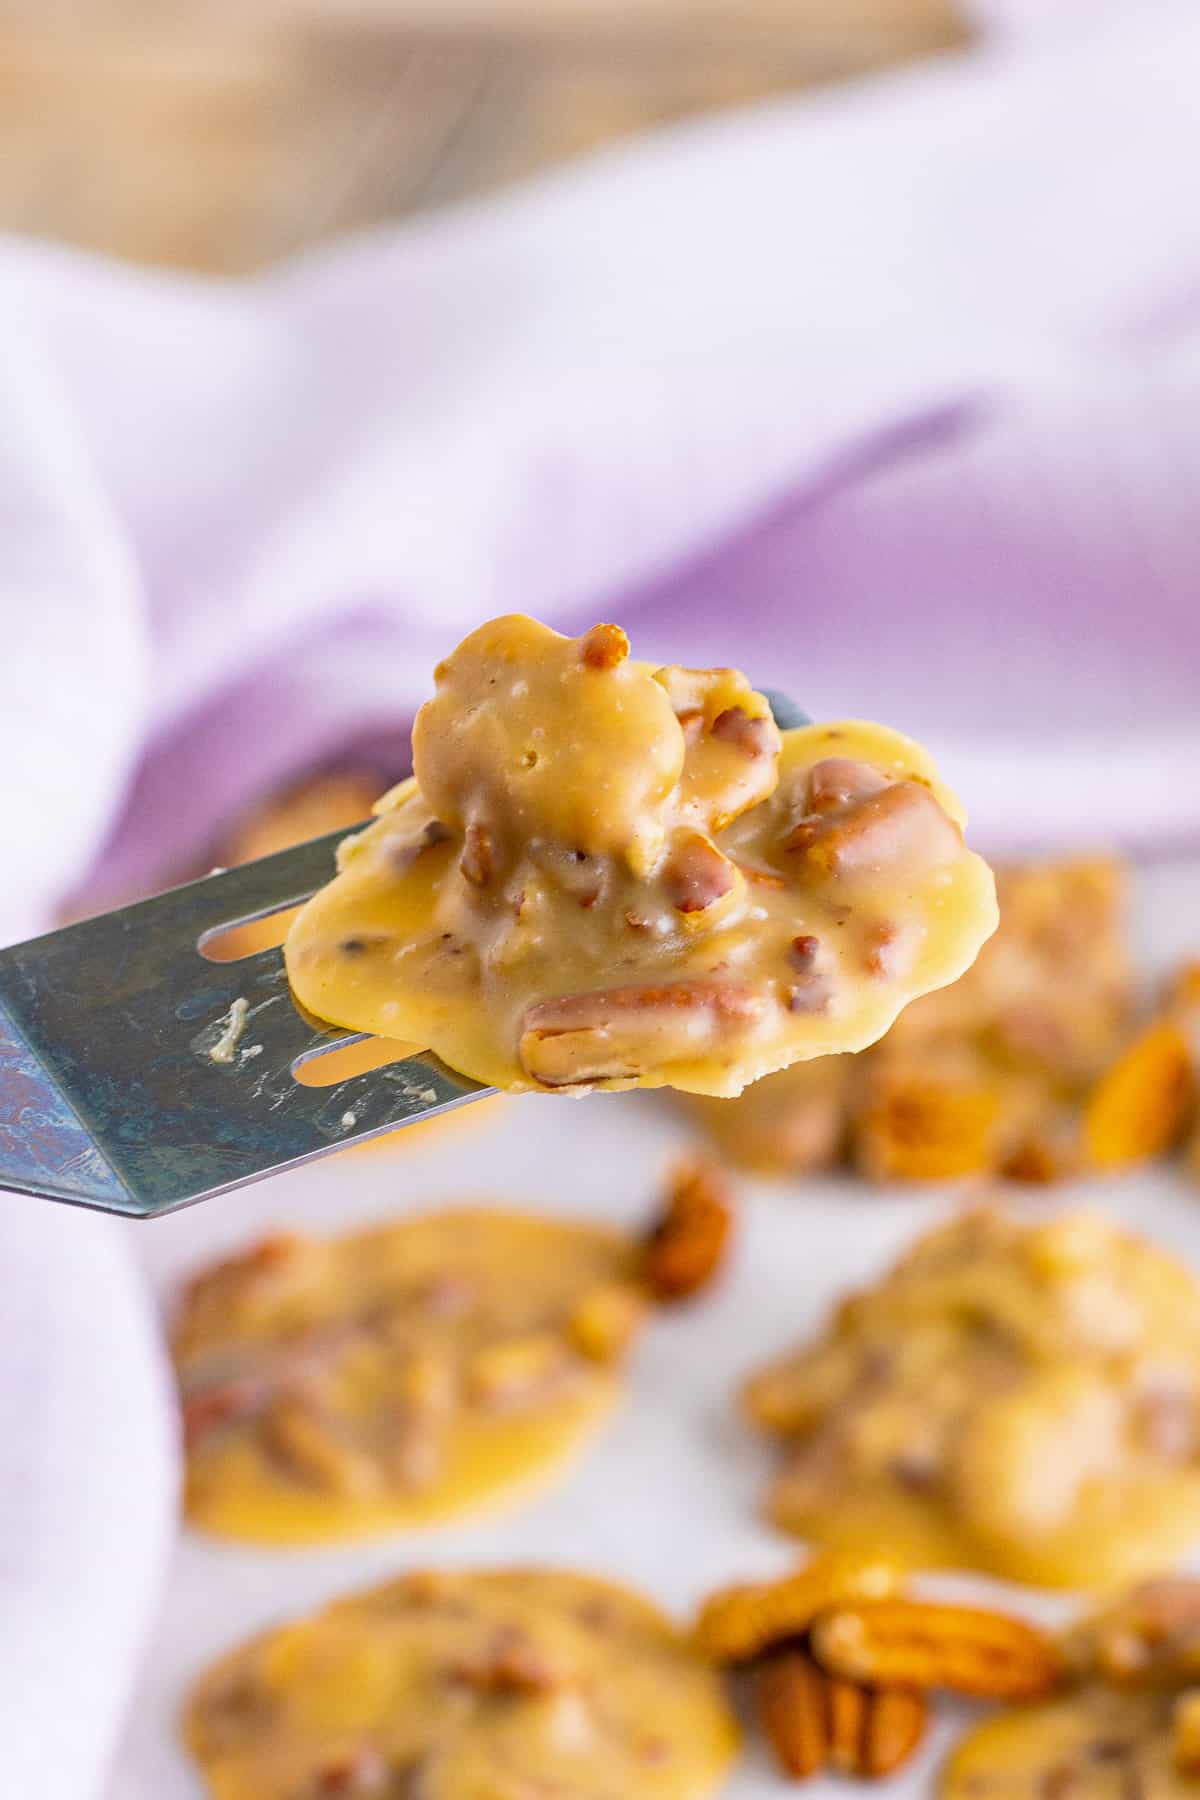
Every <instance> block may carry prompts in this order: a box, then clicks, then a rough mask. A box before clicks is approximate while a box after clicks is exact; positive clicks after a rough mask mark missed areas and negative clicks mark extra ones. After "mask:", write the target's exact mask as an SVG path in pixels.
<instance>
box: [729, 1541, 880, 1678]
mask: <svg viewBox="0 0 1200 1800" xmlns="http://www.w3.org/2000/svg"><path fill="white" fill-rule="evenodd" d="M899 1585H900V1571H899V1570H898V1569H897V1567H896V1566H895V1565H894V1564H893V1563H889V1562H885V1561H884V1559H883V1558H882V1557H880V1556H867V1555H860V1554H857V1553H856V1552H854V1551H848V1550H830V1551H827V1552H826V1553H825V1554H824V1555H823V1556H816V1557H814V1558H813V1559H812V1561H811V1562H808V1563H806V1564H805V1565H804V1566H803V1568H800V1569H797V1570H795V1572H794V1573H793V1574H791V1575H785V1576H783V1577H782V1578H781V1579H780V1580H778V1581H757V1582H742V1583H739V1584H738V1585H736V1586H734V1587H727V1588H720V1589H718V1591H717V1592H716V1593H715V1594H710V1595H709V1597H708V1599H707V1600H706V1601H705V1603H704V1605H703V1607H702V1608H701V1610H700V1616H699V1618H698V1619H697V1621H696V1641H697V1643H698V1644H699V1646H700V1648H701V1650H703V1651H704V1653H705V1655H707V1656H709V1657H711V1658H712V1659H713V1661H715V1662H721V1663H742V1662H750V1661H752V1660H753V1659H754V1658H755V1657H756V1656H761V1655H762V1653H763V1651H765V1650H769V1649H771V1647H772V1646H773V1645H775V1644H781V1643H784V1642H786V1641H787V1640H788V1639H790V1638H799V1637H803V1636H804V1634H805V1632H806V1631H807V1630H808V1629H809V1627H810V1625H811V1624H812V1622H813V1620H814V1619H815V1618H816V1616H817V1614H818V1613H821V1612H824V1611H825V1610H826V1609H827V1608H828V1607H831V1606H836V1605H837V1604H838V1603H839V1602H841V1601H846V1600H852V1599H856V1598H859V1597H868V1596H879V1595H884V1594H891V1593H894V1592H895V1591H896V1589H897V1588H898V1586H899Z"/></svg>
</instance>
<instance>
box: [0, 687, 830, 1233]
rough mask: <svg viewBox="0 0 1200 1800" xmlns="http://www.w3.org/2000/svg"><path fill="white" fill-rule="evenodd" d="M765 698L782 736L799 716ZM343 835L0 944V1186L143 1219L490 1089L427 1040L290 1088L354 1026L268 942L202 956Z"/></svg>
mask: <svg viewBox="0 0 1200 1800" xmlns="http://www.w3.org/2000/svg"><path fill="white" fill-rule="evenodd" d="M764 692H765V693H766V697H767V699H768V701H769V702H770V705H771V708H772V711H773V712H774V714H775V719H776V722H777V723H778V724H779V726H780V728H781V729H783V730H789V729H791V728H792V727H794V726H797V725H805V724H807V723H808V720H807V718H806V716H805V715H804V714H803V713H802V712H800V710H799V709H798V708H797V707H796V706H794V705H793V704H792V702H791V701H790V700H789V699H787V697H786V696H785V695H782V694H776V693H772V692H770V691H769V690H764ZM346 836H347V832H346V831H345V830H342V831H334V832H331V833H330V834H329V835H328V836H327V837H322V838H314V839H313V840H312V842H311V843H307V844H300V845H298V846H297V847H296V848H295V849H293V850H281V851H280V852H279V853H278V854H277V855H275V856H266V857H263V858H262V860H261V861H259V862H253V863H245V864H243V865H242V866H241V867H240V868H237V869H229V870H219V871H216V872H214V873H213V874H212V875H207V876H205V877H204V878H203V879H202V880H200V881H193V882H189V883H188V884H187V885H186V886H185V887H178V888H172V889H171V890H170V891H169V892H168V893H165V894H159V895H156V896H155V898H154V899H152V900H142V901H139V902H138V903H137V904H136V905H134V906H125V907H122V908H121V909H120V910H119V911H117V912H111V913H105V914H103V915H102V916H101V917H99V918H96V919H87V920H84V921H83V922H82V923H81V924H78V925H67V926H64V927H63V929H62V930H61V931H52V932H51V933H50V934H49V935H48V936H47V937H40V938H32V939H31V940H30V941H29V942H28V943H25V944H16V945H14V946H13V948H12V949H9V950H0V1189H4V1188H10V1189H15V1190H16V1191H17V1192H18V1193H23V1194H36V1195H40V1196H42V1197H44V1198H46V1199H49V1200H65V1201H67V1202H69V1203H71V1204H73V1205H76V1206H90V1207H95V1208H97V1209H98V1210H99V1211H101V1212H112V1213H123V1214H125V1215H127V1216H129V1217H133V1218H142V1219H149V1218H156V1217H157V1216H158V1215H159V1214H160V1213H168V1212H173V1211H174V1210H175V1209H176V1208H177V1207H180V1206H188V1205H190V1204H191V1203H192V1201H194V1200H207V1199H209V1198H210V1197H211V1196H212V1195H214V1194H223V1193H226V1192H228V1191H229V1189H231V1188H237V1187H243V1186H245V1185H246V1183H247V1182H251V1181H258V1180H260V1179H261V1178H262V1177H263V1176H264V1175H271V1174H274V1173H276V1171H278V1170H281V1169H289V1168H292V1167H294V1166H295V1165H296V1164H298V1163H304V1162H309V1161H311V1160H312V1158H313V1157H316V1156H323V1155H326V1154H327V1153H328V1152H329V1151H331V1150H338V1149H341V1148H342V1147H343V1146H345V1145H346V1144H352V1143H358V1142H360V1141H361V1140H362V1139H364V1138H370V1137H378V1136H379V1135H380V1134H381V1133H382V1132H385V1131H395V1130H396V1129H397V1128H398V1127H400V1126H403V1125H412V1124H415V1123H416V1122H417V1121H418V1120H419V1119H427V1118H431V1117H432V1116H433V1115H434V1114H436V1113H443V1112H448V1111H449V1110H450V1109H451V1108H452V1107H455V1106H462V1105H464V1104H465V1103H466V1102H467V1101H469V1100H478V1099H480V1098H481V1097H482V1096H483V1095H484V1094H487V1093H490V1092H491V1089H490V1088H485V1087H481V1086H480V1085H479V1084H478V1083H477V1082H474V1081H470V1080H468V1078H467V1077H466V1076H465V1075H456V1074H455V1073H454V1072H453V1070H451V1069H448V1068H446V1066H445V1064H444V1063H442V1062H440V1061H439V1059H438V1058H437V1057H436V1056H434V1055H432V1054H431V1053H429V1052H423V1053H421V1054H419V1055H413V1056H409V1057H405V1058H403V1059H402V1060H400V1061H397V1062H392V1063H388V1064H386V1065H385V1066H383V1067H382V1068H376V1069H372V1070H370V1071H369V1072H367V1073H366V1074H361V1075H352V1076H350V1077H349V1078H348V1079H347V1080H345V1081H340V1082H337V1083H336V1084H335V1085H333V1086H330V1087H323V1088H316V1087H309V1086H304V1085H301V1084H300V1083H298V1082H297V1081H296V1079H295V1074H294V1070H295V1069H296V1068H297V1067H298V1066H299V1065H300V1064H301V1063H303V1062H306V1061H308V1060H310V1059H311V1058H313V1057H315V1056H321V1055H323V1054H325V1053H326V1052H328V1051H331V1050H334V1049H337V1048H339V1047H340V1046H343V1045H348V1044H356V1043H361V1042H362V1041H363V1038H364V1035H365V1034H364V1033H362V1032H349V1031H340V1030H338V1029H337V1028H336V1027H333V1026H323V1025H322V1024H321V1023H320V1022H319V1021H318V1020H315V1019H311V1018H309V1017H308V1016H307V1015H306V1014H304V1013H303V1012H302V1011H301V1010H300V1008H299V1007H298V1006H297V1005H296V1003H295V1001H294V1000H293V999H292V995H291V990H290V989H289V987H288V982H287V975H286V973H285V971H284V966H283V957H282V954H281V952H280V951H279V950H278V949H272V950H261V951H259V952H258V953H257V954H256V955H253V956H248V957H244V958H242V959H241V960H240V961H238V962H210V961H208V960H207V958H205V957H204V956H203V955H202V953H201V949H200V945H201V942H202V940H204V939H205V938H210V937H213V936H215V935H216V934H218V933H221V932H224V931H227V930H228V929H229V928H230V927H231V926H233V925H237V924H242V923H245V922H248V921H250V920H252V919H258V918H263V917H266V916H268V915H270V914H271V913H277V912H284V911H286V910H287V909H288V908H289V907H292V906H297V905H299V904H300V902H301V901H303V900H306V899H307V898H308V896H309V895H310V894H312V893H314V892H315V890H316V889H317V888H318V887H320V886H321V885H322V884H323V883H324V882H326V881H328V880H329V878H330V877H331V876H332V874H333V873H334V866H335V863H334V852H335V850H336V848H337V845H338V844H339V843H340V842H341V840H342V839H343V838H344V837H346ZM235 1009H236V1010H235ZM231 1026H233V1029H232V1030H231V1029H230V1028H231ZM223 1040H224V1042H225V1044H226V1046H227V1048H228V1051H229V1054H228V1059H227V1060H225V1059H223V1058H222V1059H221V1060H214V1058H213V1055H212V1052H213V1050H214V1049H218V1048H219V1047H220V1046H221V1045H222V1042H223Z"/></svg>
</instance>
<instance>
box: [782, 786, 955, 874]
mask: <svg viewBox="0 0 1200 1800" xmlns="http://www.w3.org/2000/svg"><path fill="white" fill-rule="evenodd" d="M784 849H785V850H788V851H791V852H794V853H795V854H797V855H801V856H803V857H804V859H805V863H806V864H807V866H808V868H809V869H811V870H812V871H814V872H815V873H819V874H821V875H824V876H826V877H827V878H828V879H831V880H837V879H845V878H853V877H855V876H859V875H870V874H879V873H881V872H883V871H885V870H887V871H892V870H895V869H903V870H904V872H905V874H908V875H913V876H916V877H920V876H922V875H925V874H929V873H931V872H932V871H933V870H934V869H937V868H940V867H941V865H942V864H943V863H948V862H951V861H953V859H954V857H955V856H957V855H958V853H959V852H960V850H961V849H962V839H961V838H960V836H959V832H958V827H957V826H956V825H955V824H954V823H953V821H952V820H951V819H950V818H948V817H947V815H946V814H945V813H944V812H943V811H942V809H941V807H940V806H939V805H938V803H937V801H936V800H935V799H934V797H933V795H932V794H931V793H930V792H929V789H928V788H926V787H922V785H921V783H920V782H918V781H895V782H892V783H890V784H889V785H888V786H887V787H883V788H880V789H879V790H878V792H876V793H873V794H867V795H866V796H865V797H864V798H862V799H860V800H856V801H854V802H853V803H852V804H851V805H849V806H847V807H844V808H842V809H840V810H838V811H834V812H830V813H828V814H815V815H813V816H811V817H808V818H804V819H801V820H800V823H799V824H798V825H796V826H795V827H794V829H793V830H792V831H791V832H790V834H789V835H788V837H787V838H786V839H785V841H784Z"/></svg>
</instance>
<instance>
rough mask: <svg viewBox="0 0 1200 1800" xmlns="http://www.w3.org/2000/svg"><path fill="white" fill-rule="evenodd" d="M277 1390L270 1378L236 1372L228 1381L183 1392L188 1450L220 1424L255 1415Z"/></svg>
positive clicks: (236, 1422) (185, 1435)
mask: <svg viewBox="0 0 1200 1800" xmlns="http://www.w3.org/2000/svg"><path fill="white" fill-rule="evenodd" d="M275 1393H276V1384H275V1382H274V1381H273V1380H271V1379H269V1378H265V1377H263V1376H261V1375H235V1376H233V1377H232V1378H231V1379H230V1380H229V1381H222V1382H218V1383H216V1384H215V1385H214V1386H212V1387H205V1388H201V1389H199V1390H198V1392H196V1393H194V1394H185V1395H184V1397H183V1401H182V1406H181V1410H182V1413H183V1442H184V1447H185V1449H187V1450H194V1449H195V1447H196V1445H197V1444H199V1443H200V1442H201V1441H202V1440H203V1439H204V1438H206V1437H207V1436H208V1435H209V1433H210V1432H213V1431H216V1430H217V1429H218V1428H219V1427H220V1426H222V1425H238V1424H242V1423H245V1422H246V1421H248V1420H250V1419H255V1418H258V1417H259V1416H260V1415H261V1414H262V1413H264V1412H265V1411H266V1409H267V1407H268V1406H269V1405H270V1404H271V1401H272V1400H273V1399H274V1397H275Z"/></svg>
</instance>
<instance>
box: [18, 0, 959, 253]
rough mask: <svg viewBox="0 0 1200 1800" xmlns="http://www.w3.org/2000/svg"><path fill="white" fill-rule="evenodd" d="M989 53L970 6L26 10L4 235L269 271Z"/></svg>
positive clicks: (372, 3) (790, 0) (376, 4)
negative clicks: (628, 151) (352, 240)
mask: <svg viewBox="0 0 1200 1800" xmlns="http://www.w3.org/2000/svg"><path fill="white" fill-rule="evenodd" d="M965 35H966V28H965V25H964V21H963V19H962V18H961V17H960V16H959V14H958V13H957V12H956V10H955V8H954V7H953V6H952V5H951V4H950V3H949V0H742V3H740V4H738V5H737V6H731V5H728V4H726V3H725V0H640V3H639V4H631V3H629V0H294V3H290V0H234V3H225V0H209V3H205V0H194V3H193V0H166V3H158V4H155V0H6V4H5V5H4V6H3V8H2V9H0V225H3V227H4V228H6V229H8V230H14V231H23V232H33V233H37V234H39V235H46V236H50V237H54V238H61V239H63V240H65V241H66V242H68V243H72V244H79V245H83V246H85V247H87V248H88V249H92V250H101V251H106V252H111V253H114V254H116V255H120V256H126V257H132V258H136V259H137V260H139V261H145V262H151V263H165V264H170V265H173V266H176V267H181V268H188V269H202V270H210V271H215V272H220V273H229V272H242V271H246V270H252V269H259V268H262V267H263V266H264V265H265V264H267V263H269V262H271V261H272V260H273V259H275V258H277V257H279V256H282V255H285V254H287V253H288V252H291V251H294V250H298V249H301V248H303V247H304V246H306V245H308V244H311V243H314V242H316V241H318V240H320V239H323V238H327V237H329V236H330V235H332V234H334V233H336V232H339V231H344V230H349V229H355V228H358V227H361V226H367V225H376V224H380V223H384V222H387V221H390V220H394V219H398V218H402V217H404V216H406V215H408V214H411V213H413V212H416V211H419V210H423V209H427V208H430V207H436V206H438V205H440V204H442V203H444V202H446V201H451V200H459V199H462V198H464V197H465V196H469V195H475V194H480V193H483V192H487V191H489V190H492V189H495V188H496V187H498V186H500V185H502V184H504V183H506V182H510V181H513V180H516V179H518V178H520V177H522V176H525V175H529V174H532V173H534V172H535V171H538V170H542V169H545V168H547V167H550V166H553V165H554V164H556V163H559V162H561V161H562V160H563V159H564V158H566V157H570V156H572V155H575V154H577V153H578V152H580V151H585V150H591V149H595V148H597V147H598V146H600V145H602V144H606V143H610V142H612V141H613V140H615V139H620V138H623V137H627V136H628V135H629V134H631V133H633V132H636V131H639V130H641V129H643V128H644V127H646V126H651V125H657V124H664V123H667V122H669V121H672V120H676V119H682V118H688V117H692V116H695V115H697V114H703V113H705V112H708V111H710V110H713V109H716V108H721V107H729V106H735V105H738V104H740V103H742V102H745V101H749V100H755V99H760V98H762V97H763V96H766V95H776V94H786V93H791V92H795V91H797V90H801V89H807V88H811V87H814V86H817V85H820V84H824V83H828V82H835V81H842V80H845V79H847V78H848V77H852V76H854V75H858V74H861V73H863V72H864V71H866V70H870V69H878V68H882V67H886V66H887V65H889V64H895V63H898V62H901V61H904V60H907V59H911V58H916V57H921V56H927V55H932V54H934V53H936V52H937V51H939V50H942V49H945V48H946V47H947V46H949V45H952V44H955V43H959V42H961V41H962V40H963V38H964V37H965Z"/></svg>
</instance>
